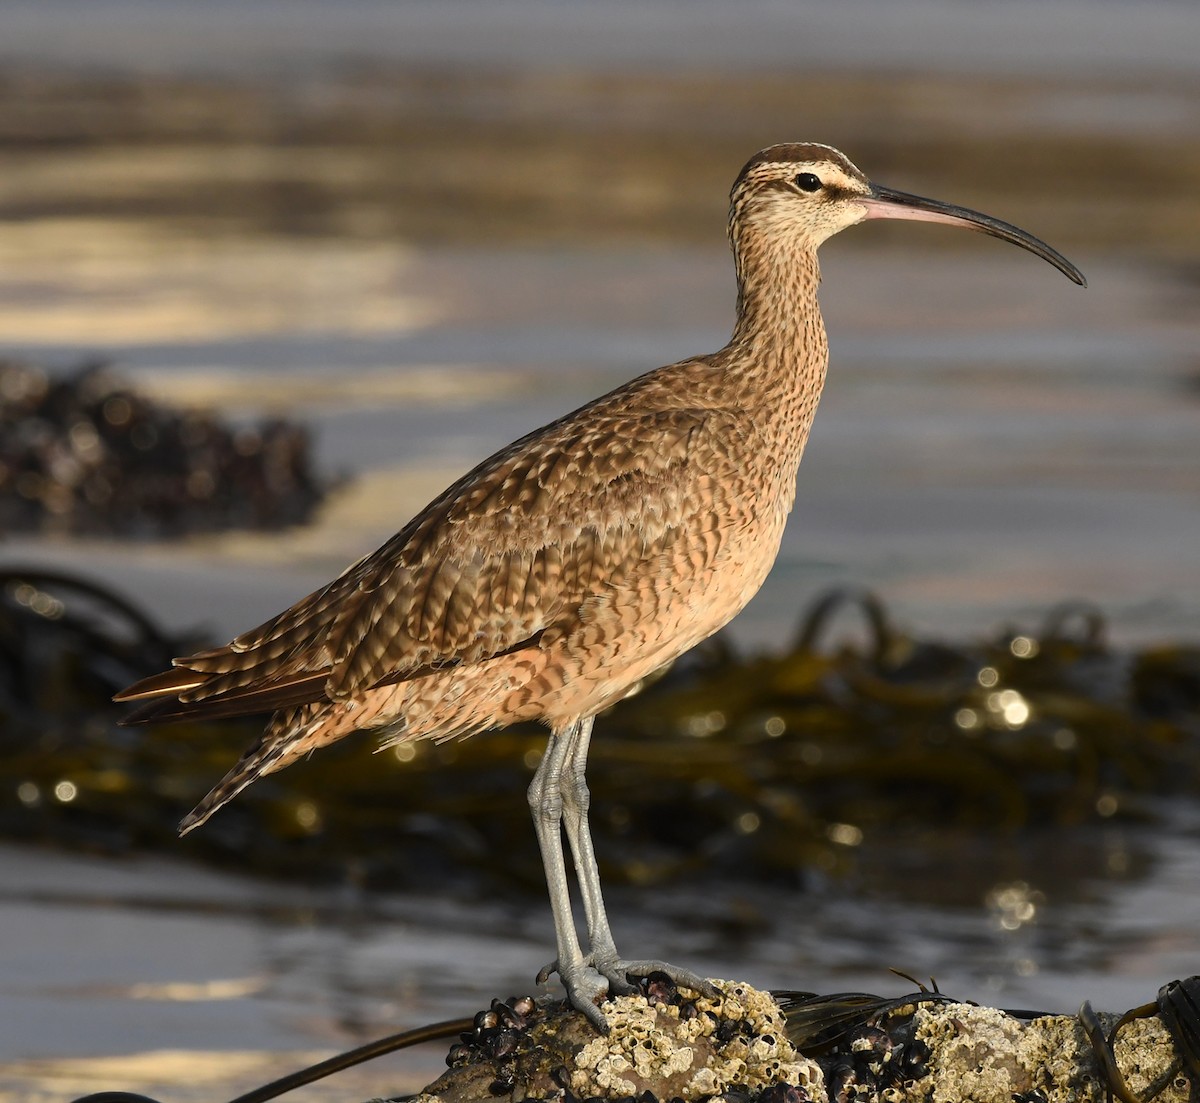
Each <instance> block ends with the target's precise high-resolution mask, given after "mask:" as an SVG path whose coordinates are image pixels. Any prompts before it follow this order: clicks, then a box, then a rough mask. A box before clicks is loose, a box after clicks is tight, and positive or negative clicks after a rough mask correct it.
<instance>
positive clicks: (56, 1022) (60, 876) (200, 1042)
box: [0, 807, 1200, 1098]
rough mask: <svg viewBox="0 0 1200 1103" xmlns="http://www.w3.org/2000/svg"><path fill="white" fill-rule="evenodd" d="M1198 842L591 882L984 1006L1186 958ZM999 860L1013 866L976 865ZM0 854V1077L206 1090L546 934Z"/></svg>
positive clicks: (173, 873) (335, 1036)
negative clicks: (260, 1060) (171, 1056)
mask: <svg viewBox="0 0 1200 1103" xmlns="http://www.w3.org/2000/svg"><path fill="white" fill-rule="evenodd" d="M1198 841H1200V821H1198V820H1197V817H1196V813H1195V810H1194V809H1189V808H1184V807H1179V808H1177V809H1176V810H1175V814H1174V815H1173V816H1172V817H1171V823H1170V827H1169V829H1168V830H1166V831H1156V832H1155V833H1153V834H1151V833H1149V832H1147V831H1145V830H1144V829H1139V828H1136V827H1124V828H1121V827H1115V828H1109V829H1105V830H1103V831H1099V830H1091V831H1087V832H1078V833H1070V832H1063V833H1059V835H1058V836H1057V837H1056V838H1054V839H1041V840H1038V839H1036V838H1029V839H1026V840H1025V841H1024V842H1023V843H1019V842H1013V841H1010V842H1008V843H1005V842H1000V843H999V845H996V844H995V843H994V842H993V843H991V844H988V845H987V846H986V847H985V848H984V850H980V849H978V848H977V847H967V846H964V845H963V844H962V843H961V842H960V843H949V844H947V843H945V842H943V843H942V844H940V845H939V844H938V843H936V842H934V841H933V840H928V839H927V840H925V843H926V844H928V845H927V847H926V854H925V855H923V856H922V857H921V858H920V859H917V858H915V857H914V856H913V855H912V854H911V853H901V852H897V853H896V854H894V855H892V856H890V857H889V856H887V855H882V854H881V855H879V861H878V862H877V864H876V870H875V871H874V872H873V873H868V874H866V875H865V876H864V877H863V879H862V882H861V883H859V884H855V885H845V884H841V885H839V884H832V883H822V882H821V881H820V880H819V879H817V880H814V881H813V882H812V883H811V884H810V885H808V886H807V887H806V888H804V889H800V888H798V887H796V888H793V889H791V890H788V891H780V890H779V889H772V888H770V887H766V886H750V885H735V886H731V887H727V888H718V887H714V886H707V887H703V888H700V887H697V886H687V885H681V886H677V887H675V888H668V889H661V888H659V889H654V890H634V889H622V890H619V891H616V892H610V893H609V897H610V904H611V906H612V911H613V913H614V916H615V920H614V922H615V927H616V933H617V936H618V941H619V943H621V944H623V945H626V946H630V947H633V946H636V947H637V951H636V952H638V953H641V952H654V951H656V950H660V949H661V948H665V947H669V949H670V953H671V955H672V956H673V957H675V958H676V959H677V960H681V961H685V962H687V963H689V964H692V965H697V966H699V967H700V968H701V969H702V970H704V971H705V972H707V973H709V974H710V975H714V976H724V977H737V978H740V979H747V980H750V981H751V982H754V983H757V984H759V985H762V986H769V987H774V988H788V987H790V988H801V989H808V990H815V991H821V992H829V991H845V990H862V991H871V992H877V993H883V994H893V995H899V994H901V993H903V992H904V991H907V990H909V988H910V986H909V984H908V982H906V981H903V980H900V979H899V978H897V977H895V976H892V975H891V974H890V973H889V972H888V970H889V969H890V968H898V969H902V970H904V971H906V972H908V973H910V974H911V975H913V976H915V977H917V978H926V977H928V976H929V975H933V976H935V977H936V979H937V981H938V983H939V984H940V986H941V987H942V989H943V990H945V991H947V992H948V993H950V994H952V995H955V996H959V997H961V998H964V999H974V1000H978V1001H981V1002H986V1003H990V1004H994V1005H998V1006H1005V1007H1019V1008H1028V1007H1032V1008H1039V1009H1043V1010H1050V1011H1061V1012H1065V1013H1071V1012H1073V1011H1074V1010H1076V1009H1077V1007H1078V1005H1079V1003H1080V1002H1082V1001H1083V1000H1084V999H1089V1000H1091V1001H1092V1002H1093V1004H1094V1005H1095V1006H1097V1007H1100V1008H1109V1009H1116V1010H1123V1009H1125V1008H1127V1007H1131V1006H1134V1005H1137V1004H1140V1003H1143V1002H1147V1001H1150V1000H1152V999H1153V997H1154V993H1155V991H1156V990H1157V988H1158V986H1159V985H1160V984H1161V983H1164V982H1165V981H1166V980H1167V979H1170V978H1172V977H1178V976H1186V975H1190V973H1191V972H1192V971H1193V970H1194V968H1195V962H1196V957H1195V949H1196V947H1195V937H1194V935H1195V925H1194V914H1193V913H1194V892H1195V884H1196V879H1197V877H1200V847H1198V846H1197V842H1198ZM985 850H986V851H991V853H990V854H988V853H985ZM998 855H999V857H998ZM1005 866H1008V867H1010V868H1011V869H1013V870H1018V869H1019V870H1020V873H1021V876H1020V877H1014V876H1000V877H998V878H996V879H995V880H993V881H991V883H989V882H988V877H989V876H991V877H995V875H996V873H997V872H999V873H1001V874H1003V872H1004V868H1005ZM0 872H2V874H3V876H2V878H0V881H2V883H3V886H4V887H3V890H2V892H0V925H2V926H3V929H4V930H5V932H6V937H5V940H4V945H3V949H2V951H0V960H2V968H0V978H2V979H0V1018H2V1019H3V1021H4V1023H5V1030H4V1031H3V1033H2V1034H0V1066H3V1064H4V1063H11V1062H20V1064H17V1065H10V1068H9V1070H8V1072H7V1074H6V1073H4V1072H0V1090H3V1089H4V1088H9V1089H14V1087H15V1085H16V1084H17V1082H18V1081H19V1082H20V1083H21V1085H22V1090H27V1091H32V1090H35V1087H34V1086H37V1090H41V1091H47V1092H54V1091H56V1090H57V1091H58V1092H59V1093H60V1097H61V1093H62V1092H64V1091H66V1090H69V1087H68V1084H69V1083H70V1080H69V1078H70V1077H72V1076H78V1075H80V1073H81V1069H82V1070H83V1073H85V1074H86V1075H90V1076H92V1077H99V1079H94V1080H93V1090H99V1089H101V1088H125V1089H129V1088H133V1087H138V1088H139V1090H150V1089H148V1088H147V1086H146V1084H145V1083H144V1082H143V1081H142V1079H141V1077H142V1076H148V1077H150V1082H151V1084H155V1083H156V1084H157V1090H159V1091H161V1092H164V1093H165V1097H166V1098H174V1097H177V1096H178V1094H179V1091H180V1090H181V1089H183V1090H184V1091H185V1092H186V1091H188V1090H190V1091H193V1092H194V1091H195V1089H196V1083H195V1081H193V1080H192V1079H191V1077H192V1072H190V1071H188V1067H187V1065H186V1062H184V1063H183V1064H181V1065H172V1066H167V1067H166V1069H159V1071H158V1073H157V1076H158V1080H157V1081H155V1080H154V1076H155V1075H156V1074H155V1073H154V1071H153V1069H152V1068H151V1069H146V1070H143V1069H141V1068H140V1067H139V1066H138V1065H136V1064H134V1063H128V1064H126V1065H124V1066H122V1064H121V1063H120V1062H117V1063H114V1064H107V1065H103V1064H101V1065H96V1064H92V1065H86V1066H76V1065H74V1064H73V1063H72V1062H73V1061H74V1060H75V1059H78V1058H83V1057H87V1058H98V1057H104V1056H106V1055H110V1056H114V1057H119V1056H122V1055H126V1056H128V1055H130V1054H133V1053H142V1052H155V1051H168V1050H170V1051H175V1050H182V1051H192V1053H193V1054H194V1060H195V1062H196V1068H199V1067H201V1066H202V1065H205V1064H209V1065H212V1064H213V1063H214V1062H216V1063H217V1064H218V1065H219V1063H220V1061H221V1060H222V1058H221V1057H220V1054H221V1053H222V1052H224V1053H225V1054H226V1059H227V1060H229V1061H230V1062H231V1063H230V1065H229V1076H230V1082H229V1085H228V1086H230V1087H232V1085H233V1084H242V1085H243V1086H250V1085H252V1084H253V1083H254V1082H255V1081H254V1079H253V1077H254V1076H255V1075H258V1074H260V1073H262V1067H261V1066H251V1067H250V1068H249V1069H248V1070H247V1069H245V1068H241V1067H240V1066H238V1065H237V1063H236V1062H235V1061H233V1060H232V1058H233V1056H234V1055H237V1054H245V1053H247V1052H254V1051H280V1052H281V1053H284V1054H286V1055H289V1056H288V1058H287V1059H290V1060H292V1061H293V1063H294V1064H296V1065H299V1064H302V1063H304V1061H305V1060H307V1059H310V1058H311V1055H312V1054H314V1053H315V1052H318V1051H320V1052H325V1051H330V1050H333V1049H336V1048H339V1047H341V1048H348V1047H349V1046H351V1045H353V1044H356V1043H359V1042H361V1041H363V1040H366V1039H368V1038H372V1037H377V1036H382V1035H384V1034H387V1033H391V1032H392V1031H395V1030H400V1029H405V1028H407V1027H412V1026H418V1025H422V1024H424V1023H427V1022H433V1021H436V1020H440V1019H444V1018H456V1017H459V1016H461V1015H469V1014H472V1013H473V1012H474V1010H476V1009H478V1008H480V1007H484V1006H486V1005H487V1002H488V1001H489V1000H490V999H491V997H492V996H494V995H497V994H499V995H502V996H506V995H509V994H519V993H524V992H528V991H531V990H533V989H532V980H531V978H532V976H533V974H534V973H535V972H536V970H537V969H538V968H539V967H540V965H541V964H543V962H544V960H545V958H546V955H547V949H548V946H549V945H550V941H551V930H550V923H549V915H548V909H547V908H546V907H545V905H544V904H543V903H542V902H541V901H536V902H534V901H530V900H529V899H516V898H514V899H510V900H498V901H491V902H487V901H484V902H477V901H472V902H469V903H468V902H465V901H461V900H456V899H453V898H449V897H422V896H420V895H419V894H413V895H410V896H405V897H389V896H387V895H379V894H375V895H364V894H362V893H359V892H356V891H355V890H353V889H352V888H344V889H341V890H328V891H311V890H306V889H304V888H301V887H297V886H295V885H278V884H269V883H264V882H262V881H255V880H248V879H240V878H237V877H235V876H230V875H226V874H218V873H214V872H211V871H206V870H199V869H196V868H194V867H192V866H189V865H187V864H186V863H185V862H183V861H182V860H180V861H162V860H157V859H153V860H152V859H135V860H122V861H114V860H106V859H103V858H98V857H96V858H89V857H86V856H74V857H71V856H65V855H61V854H54V853H49V852H41V851H37V850H29V849H18V848H12V847H7V848H0ZM685 917H686V918H685ZM306 1055H308V1056H306ZM181 1060H182V1059H181ZM284 1067H286V1066H284ZM439 1067H440V1051H439V1050H438V1048H437V1047H436V1046H434V1047H431V1048H430V1049H427V1050H425V1051H424V1052H420V1053H417V1054H413V1055H409V1056H406V1057H405V1058H403V1059H392V1061H391V1062H390V1063H387V1064H385V1065H383V1066H382V1067H380V1068H377V1069H375V1070H373V1072H372V1075H373V1076H374V1077H375V1080H374V1085H375V1088H374V1090H380V1091H382V1090H385V1089H386V1090H390V1091H397V1090H400V1087H402V1086H404V1085H405V1084H412V1083H419V1082H424V1081H423V1080H422V1077H424V1078H425V1080H428V1079H432V1078H433V1077H434V1076H436V1075H437V1071H438V1069H439ZM167 1069H169V1070H170V1071H167ZM88 1070H90V1071H88ZM268 1075H270V1074H263V1075H262V1078H263V1079H265V1078H267V1076H268ZM178 1077H182V1079H183V1081H184V1082H185V1083H180V1082H179V1080H178V1079H175V1078H178ZM225 1086H226V1085H222V1089H216V1090H218V1091H219V1090H223V1088H224V1087H225ZM151 1094H154V1092H153V1090H151Z"/></svg>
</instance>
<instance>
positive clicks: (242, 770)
mask: <svg viewBox="0 0 1200 1103" xmlns="http://www.w3.org/2000/svg"><path fill="white" fill-rule="evenodd" d="M291 746H292V743H291V741H290V740H278V741H275V742H273V743H272V744H271V745H270V746H268V745H267V744H266V743H265V742H264V741H262V740H260V741H259V742H258V743H257V744H256V745H255V746H253V747H251V748H250V750H248V751H247V752H246V753H245V754H244V755H242V757H241V758H239V759H238V761H237V764H236V765H235V766H234V767H233V769H232V770H230V771H229V773H227V774H226V775H225V776H224V777H223V778H221V780H220V781H218V782H217V784H216V785H214V786H213V787H212V789H210V790H209V793H208V795H207V796H206V797H205V798H204V799H203V800H202V801H201V802H200V803H199V804H197V805H196V807H195V808H193V809H192V810H191V811H190V812H189V813H188V814H187V815H186V816H184V817H183V819H182V820H180V821H179V834H180V835H181V836H182V835H186V834H187V833H188V832H189V831H194V830H195V829H196V828H197V827H199V826H200V825H201V824H202V823H205V822H206V821H207V820H208V819H209V817H210V816H212V814H213V813H214V812H216V811H217V810H218V809H220V808H223V807H224V806H225V805H226V804H228V803H229V802H230V801H231V800H233V798H234V797H236V796H237V795H238V793H240V792H241V791H242V790H243V789H245V788H246V787H247V786H249V785H251V784H252V783H254V782H255V781H257V780H258V779H259V778H260V777H262V776H263V775H264V774H271V773H274V772H275V771H276V770H279V769H282V767H283V766H285V765H286V764H287V763H286V761H284V760H285V759H286V758H288V754H287V752H288V749H289V747H291Z"/></svg>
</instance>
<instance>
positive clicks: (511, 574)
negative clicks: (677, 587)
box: [123, 409, 737, 712]
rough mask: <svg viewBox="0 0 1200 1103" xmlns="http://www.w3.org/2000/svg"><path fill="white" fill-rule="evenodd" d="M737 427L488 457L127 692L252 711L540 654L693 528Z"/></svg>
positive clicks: (674, 422) (646, 428)
mask: <svg viewBox="0 0 1200 1103" xmlns="http://www.w3.org/2000/svg"><path fill="white" fill-rule="evenodd" d="M736 431H737V430H736V419H734V418H733V417H732V416H731V415H727V414H725V413H722V412H721V411H712V410H689V409H666V410H657V411H650V412H644V411H643V412H640V413H635V412H631V411H629V410H628V409H617V410H613V411H611V412H608V413H604V412H603V411H600V410H594V411H592V415H591V416H589V417H588V418H575V417H568V418H564V419H563V420H562V421H560V422H557V423H554V424H552V425H550V426H547V427H546V428H545V429H542V430H539V431H538V432H537V433H533V434H530V435H529V436H528V437H525V438H523V439H522V440H520V441H517V442H516V443H514V444H513V445H510V446H509V447H508V448H507V449H504V450H503V451H501V452H499V453H497V454H496V455H495V456H493V457H491V458H490V459H489V460H487V461H485V462H484V463H483V464H481V465H480V466H479V467H477V468H476V469H475V470H474V471H472V472H470V473H469V474H468V475H466V476H465V477H464V478H463V479H461V480H459V481H458V482H457V483H455V484H454V485H453V486H452V487H450V488H449V489H448V490H447V491H446V492H445V493H444V494H442V495H441V496H440V497H439V498H438V499H436V500H435V501H434V502H432V503H431V504H430V506H429V507H428V508H427V509H426V510H424V511H423V512H422V513H421V514H420V515H418V516H417V517H416V518H414V520H413V521H412V522H410V524H409V525H407V526H406V527H405V528H404V529H403V530H402V531H401V532H400V533H398V534H397V535H396V536H395V537H393V538H392V539H391V540H390V541H388V542H387V543H386V544H385V545H384V546H383V547H381V548H380V549H379V550H378V551H376V552H374V553H372V554H371V555H369V556H367V557H365V558H364V559H362V560H360V561H359V562H358V563H356V564H354V565H353V566H352V567H350V568H349V569H348V570H347V571H346V572H344V573H343V574H342V575H341V576H339V577H338V578H337V579H335V580H334V581H333V582H332V583H330V584H329V585H328V586H326V587H324V588H323V589H321V590H318V591H316V592H315V593H313V594H311V595H309V596H308V597H307V598H305V599H303V600H302V601H300V602H298V603H297V604H296V605H294V606H292V607H291V608H290V609H288V610H286V611H284V612H283V613H281V614H280V615H279V616H277V617H275V618H273V619H272V620H270V621H268V622H267V623H265V624H263V625H262V626H260V627H259V628H256V629H254V630H252V631H250V632H247V633H244V634H242V635H241V636H239V637H238V638H237V639H236V640H234V641H233V642H232V643H231V644H230V645H229V646H227V647H223V648H216V649H214V650H212V651H208V652H202V653H200V654H197V655H193V656H190V657H189V658H187V659H184V660H181V661H179V662H178V663H177V666H178V667H179V668H180V670H179V671H178V672H177V683H176V686H175V689H174V690H173V691H172V690H170V688H169V686H164V685H163V683H162V682H161V681H160V682H159V683H158V685H156V686H154V687H153V688H152V689H151V687H150V683H152V682H154V680H153V679H150V680H147V682H146V683H139V685H138V686H134V687H131V688H130V690H127V691H126V693H125V694H124V695H123V696H124V698H125V699H138V698H144V697H146V696H158V695H161V694H163V693H165V692H171V693H172V696H177V697H178V699H179V700H180V701H182V702H186V703H195V704H196V705H197V706H199V705H200V704H201V703H202V702H207V703H208V704H209V707H210V708H211V707H212V706H215V705H216V704H218V702H219V701H222V700H226V699H235V700H236V701H237V703H238V707H241V708H242V710H243V711H246V712H251V711H259V710H260V708H256V707H255V706H256V702H258V701H261V702H263V703H266V702H270V703H271V704H272V705H274V704H275V703H276V702H278V701H280V700H281V699H288V700H291V699H292V698H293V697H295V696H296V695H297V693H307V694H308V695H309V696H308V699H309V700H314V699H317V698H319V697H321V696H326V697H329V698H331V699H338V698H346V697H349V696H352V695H353V694H354V693H356V692H358V691H359V690H361V689H363V688H365V687H368V686H371V685H374V684H377V683H379V682H381V681H396V680H400V679H403V678H405V677H411V676H413V675H414V674H416V673H418V672H421V671H426V670H429V669H431V668H438V667H445V666H450V665H454V664H459V663H471V662H477V661H480V660H481V659H483V658H486V657H488V656H491V655H496V654H500V653H502V652H507V651H512V650H515V649H517V648H520V647H522V646H529V645H532V644H534V643H536V642H538V641H539V640H541V639H542V638H543V637H544V636H545V635H546V634H548V633H549V634H553V633H555V632H559V631H562V630H564V627H565V625H567V624H569V623H573V620H574V618H575V617H576V616H577V615H578V611H579V608H580V606H581V605H582V603H583V602H584V601H585V600H586V598H587V597H588V596H589V595H591V594H593V593H597V592H600V591H602V590H603V588H604V587H605V586H607V585H611V584H612V580H613V578H614V577H616V576H617V575H619V573H620V572H619V570H618V569H617V568H619V566H620V565H621V564H622V563H633V562H637V561H638V560H639V558H640V557H641V554H642V550H643V549H645V548H646V547H649V546H653V545H655V544H656V543H657V542H658V541H659V539H660V538H661V536H662V534H663V533H664V532H666V531H667V530H669V529H674V528H676V527H677V526H679V525H680V524H682V523H683V522H684V521H685V519H686V517H685V515H686V513H687V511H688V510H689V509H695V508H696V497H697V496H696V495H695V494H689V493H688V492H687V488H688V487H689V485H691V486H693V487H694V488H698V487H699V486H700V485H701V483H704V484H709V483H710V482H711V479H710V477H709V473H707V472H706V471H704V470H703V463H704V461H703V460H701V459H699V457H704V458H705V459H710V458H711V456H712V455H713V449H714V448H716V449H717V450H718V452H722V453H723V452H725V451H726V450H727V448H728V447H729V446H730V445H731V444H732V440H731V439H730V438H731V437H732V436H733V435H735V434H736ZM710 504H711V503H710ZM695 520H698V519H695ZM701 527H705V526H701ZM707 527H710V528H711V525H710V526H707ZM643 569H645V568H643ZM652 569H653V568H652ZM664 569H665V567H664ZM189 671H192V672H196V673H197V674H202V675H203V676H204V677H203V678H197V677H195V676H194V675H193V676H191V677H190V679H189V678H188V677H187V674H186V672H189ZM315 675H323V678H321V679H318V678H316V677H314V676H315ZM158 677H159V678H160V679H162V678H163V677H165V676H158ZM141 686H146V687H147V692H143V693H138V692H137V691H138V690H139V688H140V687H141ZM293 687H295V688H293ZM289 695H291V696H289ZM231 703H232V700H231ZM197 711H200V709H199V708H198V709H197Z"/></svg>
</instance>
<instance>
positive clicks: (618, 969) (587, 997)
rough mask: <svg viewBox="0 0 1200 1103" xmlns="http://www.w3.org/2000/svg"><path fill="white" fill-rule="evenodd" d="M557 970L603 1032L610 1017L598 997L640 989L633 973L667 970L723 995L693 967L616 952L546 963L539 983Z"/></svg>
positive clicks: (574, 1002) (706, 992) (675, 978)
mask: <svg viewBox="0 0 1200 1103" xmlns="http://www.w3.org/2000/svg"><path fill="white" fill-rule="evenodd" d="M554 973H557V974H558V976H559V979H560V980H561V981H562V983H563V987H564V988H565V989H566V990H567V1002H568V1003H570V1005H571V1006H572V1007H573V1008H575V1010H576V1011H579V1012H580V1013H582V1014H583V1015H584V1017H585V1018H586V1019H587V1020H588V1021H589V1022H590V1023H591V1024H592V1025H593V1026H594V1027H595V1028H596V1029H597V1030H599V1031H600V1033H601V1034H607V1033H608V1021H607V1020H606V1019H605V1018H604V1015H603V1014H601V1012H600V1008H599V1007H598V1006H597V1001H599V1000H602V999H605V998H612V997H613V996H628V995H631V994H632V993H634V992H636V991H637V990H638V988H637V985H636V984H634V983H632V981H631V980H630V978H631V977H647V976H649V975H650V974H651V973H663V974H665V975H666V976H667V977H669V978H670V979H671V981H672V982H674V983H675V984H676V985H678V986H679V987H680V988H687V989H690V990H691V991H693V992H696V993H698V994H699V995H702V996H708V997H709V998H710V999H720V998H721V991H720V989H719V988H717V987H716V986H715V985H713V984H712V982H711V981H708V980H705V979H704V977H702V976H700V974H699V973H693V972H692V971H691V970H690V969H681V968H680V967H679V966H677V965H671V964H669V963H667V962H665V961H625V960H624V959H623V958H619V957H617V955H616V954H615V953H613V954H605V955H600V954H596V953H591V954H588V955H587V956H586V957H582V958H580V960H579V962H578V963H577V964H575V965H574V966H571V967H568V968H566V969H564V968H563V967H562V966H561V965H560V964H559V962H558V960H557V959H555V960H554V961H552V962H550V963H549V964H548V965H545V966H543V967H542V968H541V969H540V970H539V972H538V975H537V983H538V984H545V983H546V981H547V980H549V979H550V977H551V975H552V974H554Z"/></svg>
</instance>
